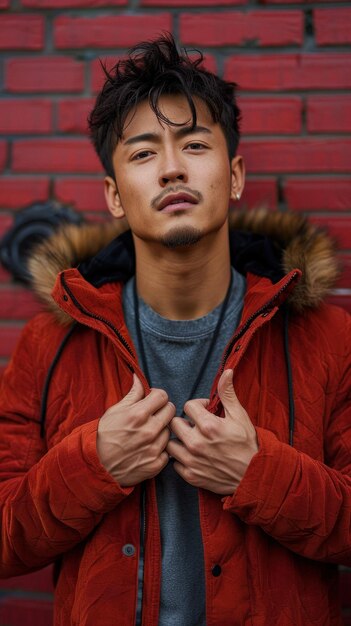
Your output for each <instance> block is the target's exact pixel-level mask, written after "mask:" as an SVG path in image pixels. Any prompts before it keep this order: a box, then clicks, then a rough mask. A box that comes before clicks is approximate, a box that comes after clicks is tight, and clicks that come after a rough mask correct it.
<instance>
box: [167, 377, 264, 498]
mask: <svg viewBox="0 0 351 626" xmlns="http://www.w3.org/2000/svg"><path fill="white" fill-rule="evenodd" d="M232 381H233V370H225V371H224V372H223V374H222V376H221V377H220V379H219V382H218V394H219V397H220V399H221V402H222V405H223V408H224V414H225V417H218V416H217V415H213V414H212V413H210V412H209V411H207V409H206V407H207V406H208V403H209V401H208V400H204V399H196V400H189V401H188V402H187V403H186V404H185V406H184V411H185V412H186V414H187V416H188V417H189V418H190V420H191V422H192V423H189V422H187V421H186V420H185V419H183V418H181V417H174V418H173V419H172V421H171V429H172V431H173V432H174V433H175V435H176V436H177V437H178V439H179V441H175V440H171V441H169V442H168V445H167V448H166V450H167V452H168V454H169V455H170V456H172V457H174V458H175V459H176V461H175V462H174V469H175V470H176V472H178V474H179V475H180V476H181V477H182V478H183V479H184V480H186V481H187V482H188V483H190V484H191V485H194V486H195V487H202V488H203V489H208V490H210V491H213V492H214V493H219V494H222V495H229V494H232V493H233V492H234V491H235V489H236V488H237V486H238V485H239V483H240V480H241V479H242V477H243V476H244V473H245V471H246V469H247V467H248V465H249V463H250V461H251V459H252V457H253V456H254V454H256V452H257V451H258V444H257V436H256V431H255V428H254V426H253V424H252V422H251V420H250V418H249V416H248V414H247V413H246V411H245V409H244V408H243V407H242V406H241V404H240V402H239V400H238V398H237V396H236V394H235V391H234V388H233V382H232Z"/></svg>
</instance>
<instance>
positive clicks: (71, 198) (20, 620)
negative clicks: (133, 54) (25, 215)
mask: <svg viewBox="0 0 351 626" xmlns="http://www.w3.org/2000/svg"><path fill="white" fill-rule="evenodd" d="M162 30H171V31H172V32H173V33H174V34H175V35H176V36H177V38H178V40H179V42H180V43H181V44H183V45H186V46H188V47H192V46H195V47H196V46H198V47H200V48H202V49H203V50H204V51H205V53H206V63H207V66H208V67H209V68H210V69H213V70H215V71H217V72H218V73H219V74H221V75H222V76H224V77H225V78H228V79H231V80H235V81H236V82H237V83H239V85H240V88H241V90H240V104H241V107H242V111H243V118H244V119H243V141H242V145H241V151H242V153H243V154H244V156H245V158H246V162H247V169H248V181H247V187H246V190H245V193H244V195H243V197H242V201H241V203H242V206H248V207H251V206H254V205H257V204H260V203H265V204H267V205H269V206H270V207H271V208H272V209H273V210H286V209H292V210H294V211H299V212H300V211H303V212H306V213H307V214H308V215H309V216H310V217H311V219H313V220H315V221H317V222H318V223H321V224H323V225H326V226H328V228H329V229H330V231H331V232H332V233H333V235H335V237H336V238H337V239H338V240H339V244H340V249H341V253H340V254H341V256H342V258H343V260H344V265H345V270H344V273H343V276H342V278H341V280H340V282H339V285H338V290H337V291H336V293H335V294H334V296H333V300H334V301H335V302H338V303H340V304H341V305H343V306H345V307H346V308H348V309H349V310H351V216H350V209H351V177H350V172H351V45H350V44H351V2H343V1H342V0H341V1H340V0H339V1H338V0H334V1H328V0H327V1H325V0H320V1H319V2H318V3H317V2H313V0H311V1H310V2H306V3H305V2H301V1H300V0H294V1H290V0H262V1H261V2H260V1H259V0H256V1H255V0H140V1H139V2H137V1H135V0H130V1H129V0H0V57H1V60H0V89H1V97H0V237H1V235H2V234H3V233H4V232H5V231H6V230H7V229H8V227H9V226H10V224H11V222H12V217H13V214H14V213H15V211H16V210H18V209H20V208H22V207H24V206H26V205H28V204H30V203H32V202H34V201H41V200H47V199H57V200H59V201H61V202H64V203H68V204H70V205H72V206H74V207H75V208H76V209H78V210H79V211H82V212H84V213H85V215H86V216H87V217H88V218H89V219H104V218H106V217H107V212H106V209H105V205H104V200H103V195H102V184H101V176H102V170H101V167H100V165H99V163H98V160H97V158H96V156H95V154H94V152H93V149H92V148H91V146H90V144H89V141H88V139H87V137H86V117H87V114H88V111H89V109H90V107H91V104H92V102H93V98H94V95H95V94H96V92H97V90H98V88H99V85H100V84H101V80H102V73H101V70H100V66H99V62H98V58H99V57H100V58H103V59H107V60H111V64H112V62H114V61H115V59H116V57H117V56H122V55H123V53H124V52H125V51H126V48H128V47H129V46H131V45H133V44H134V43H136V42H137V41H139V40H141V39H145V38H150V37H152V36H153V35H155V34H157V33H159V32H160V31H162ZM37 310H38V304H37V303H36V302H35V300H34V298H33V296H32V294H31V293H30V292H28V291H27V290H25V289H24V288H21V287H19V286H18V285H14V284H13V283H12V281H11V278H10V276H9V275H8V274H7V273H6V272H5V270H3V269H1V268H0V368H1V367H3V366H4V365H5V363H6V361H7V360H8V357H9V355H10V354H11V351H12V349H13V347H14V344H15V341H16V339H17V337H18V334H19V331H20V328H21V327H22V325H23V323H24V322H25V321H26V320H27V319H28V318H30V317H31V316H32V315H33V314H34V312H35V311H37ZM48 572H50V570H44V571H43V572H41V573H39V574H35V575H32V576H29V577H22V578H19V579H13V580H11V581H8V583H2V585H1V587H0V626H5V625H6V626H12V625H17V624H18V625H19V624H21V626H25V625H26V624H28V625H29V624H30V625H32V624H36V625H37V626H40V625H43V626H46V625H49V624H50V623H51V607H50V590H51V584H50V574H49V573H48ZM343 580H344V583H343V596H344V604H345V606H346V604H347V603H348V604H349V605H350V608H351V602H350V599H349V596H350V595H351V594H350V572H346V573H344V579H343ZM345 615H346V613H345ZM345 619H347V618H345ZM345 623H346V622H345ZM347 623H348V624H350V625H351V618H350V619H349V622H347Z"/></svg>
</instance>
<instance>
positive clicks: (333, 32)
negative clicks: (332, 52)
mask: <svg viewBox="0 0 351 626" xmlns="http://www.w3.org/2000/svg"><path fill="white" fill-rule="evenodd" d="M313 21H314V36H315V40H316V42H317V44H318V45H319V46H325V45H328V44H330V45H336V44H341V45H342V44H348V43H351V28H350V26H351V8H342V9H340V7H337V8H336V9H315V10H314V11H313Z"/></svg>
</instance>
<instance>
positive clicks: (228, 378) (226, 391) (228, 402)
mask: <svg viewBox="0 0 351 626" xmlns="http://www.w3.org/2000/svg"><path fill="white" fill-rule="evenodd" d="M218 395H219V398H220V400H221V402H222V404H223V407H224V410H225V411H227V412H228V413H230V412H231V410H232V409H233V408H234V407H236V406H237V404H240V402H239V400H238V398H237V395H236V393H235V390H234V386H233V370H231V369H228V370H224V372H223V374H222V375H221V377H220V379H219V381H218ZM240 406H241V405H240Z"/></svg>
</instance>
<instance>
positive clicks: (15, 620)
mask: <svg viewBox="0 0 351 626" xmlns="http://www.w3.org/2000/svg"><path fill="white" fill-rule="evenodd" d="M0 623H1V624H6V626H33V624H35V626H48V625H49V624H52V623H53V607H52V602H48V601H45V600H27V599H22V598H17V597H16V598H11V597H10V598H4V599H3V600H2V602H1V603H0Z"/></svg>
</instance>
